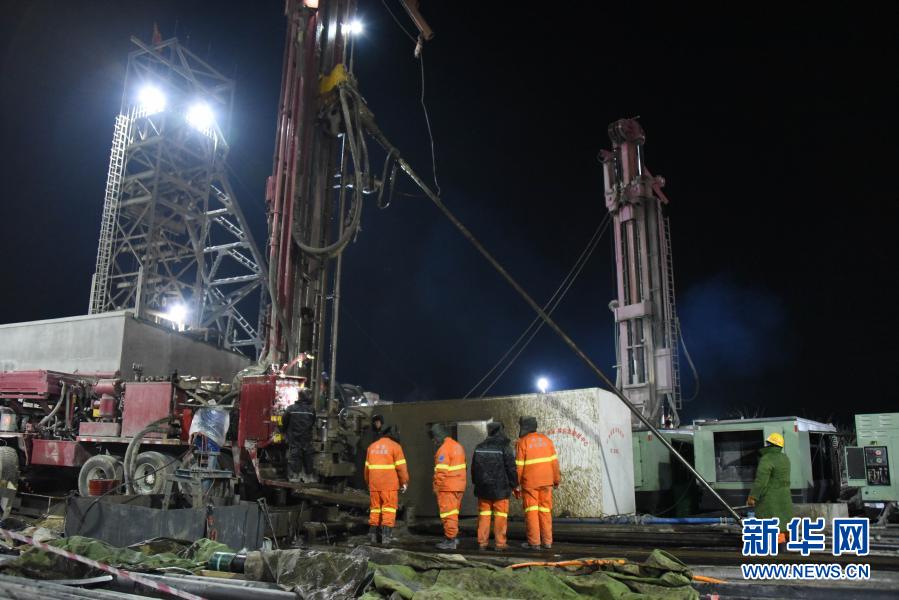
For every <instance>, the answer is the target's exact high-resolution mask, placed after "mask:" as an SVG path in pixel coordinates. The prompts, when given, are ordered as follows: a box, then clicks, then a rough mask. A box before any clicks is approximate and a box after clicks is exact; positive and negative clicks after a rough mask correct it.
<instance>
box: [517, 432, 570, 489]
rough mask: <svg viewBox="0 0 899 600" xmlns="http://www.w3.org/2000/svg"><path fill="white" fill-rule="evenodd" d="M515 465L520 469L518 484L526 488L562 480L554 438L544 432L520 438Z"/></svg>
mask: <svg viewBox="0 0 899 600" xmlns="http://www.w3.org/2000/svg"><path fill="white" fill-rule="evenodd" d="M515 466H516V467H517V469H518V484H519V485H520V486H521V487H523V488H525V489H534V488H538V487H544V486H547V485H558V484H559V483H561V482H562V474H561V473H560V471H559V457H558V456H557V455H556V448H555V446H553V442H552V440H551V439H549V438H548V437H546V436H545V435H543V434H542V433H536V432H535V433H529V434H527V435H525V436H523V437H520V438H518V443H517V444H515Z"/></svg>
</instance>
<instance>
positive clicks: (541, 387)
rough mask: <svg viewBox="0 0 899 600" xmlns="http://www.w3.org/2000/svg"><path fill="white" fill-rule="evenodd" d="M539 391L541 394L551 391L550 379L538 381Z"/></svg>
mask: <svg viewBox="0 0 899 600" xmlns="http://www.w3.org/2000/svg"><path fill="white" fill-rule="evenodd" d="M537 389H538V390H540V393H541V394H545V393H546V390H548V389H549V379H547V378H546V377H541V378H539V379H538V380H537Z"/></svg>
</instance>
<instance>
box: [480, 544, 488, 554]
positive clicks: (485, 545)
mask: <svg viewBox="0 0 899 600" xmlns="http://www.w3.org/2000/svg"><path fill="white" fill-rule="evenodd" d="M486 549H487V544H478V550H480V551H481V552H484V551H485V550H486Z"/></svg>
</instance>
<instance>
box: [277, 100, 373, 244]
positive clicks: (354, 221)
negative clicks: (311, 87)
mask: <svg viewBox="0 0 899 600" xmlns="http://www.w3.org/2000/svg"><path fill="white" fill-rule="evenodd" d="M338 94H339V96H340V107H341V110H342V112H343V120H344V126H345V129H346V134H345V135H346V136H347V138H346V139H347V145H348V146H349V147H350V155H351V157H352V159H353V176H354V179H355V181H354V183H353V207H352V209H351V215H352V216H351V218H350V222H349V224H348V226H347V227H346V229H344V231H343V233H342V234H341V236H340V237H339V238H338V239H337V240H336V241H335V242H334V243H332V244H329V245H327V246H320V247H315V246H310V245H308V244H306V243H304V242H303V241H302V240H300V236H299V235H298V233H297V231H296V230H294V231H293V238H294V242H296V244H297V246H299V247H300V249H301V250H302V251H303V252H305V253H307V254H311V255H313V256H323V257H331V256H334V255H336V254H338V253H340V252H342V251H343V249H344V248H346V246H347V244H349V243H350V240H352V239H353V237H354V236H355V235H356V231H357V230H358V229H359V223H360V221H361V220H362V189H363V184H362V171H361V170H360V163H361V161H360V156H359V154H360V153H361V150H360V148H359V147H357V139H356V132H354V131H353V128H354V123H355V122H356V121H354V120H353V119H352V118H351V117H350V109H349V105H348V104H347V100H346V92H345V91H344V87H343V86H340V87H339V88H338ZM360 127H361V126H360ZM340 185H346V182H344V181H341V182H340ZM340 218H343V215H340Z"/></svg>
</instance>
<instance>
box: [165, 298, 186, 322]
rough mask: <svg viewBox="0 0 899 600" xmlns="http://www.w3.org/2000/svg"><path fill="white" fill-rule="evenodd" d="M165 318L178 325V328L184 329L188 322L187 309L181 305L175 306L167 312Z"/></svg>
mask: <svg viewBox="0 0 899 600" xmlns="http://www.w3.org/2000/svg"><path fill="white" fill-rule="evenodd" d="M165 318H166V320H168V321H171V322H172V323H175V324H176V325H178V327H184V323H185V321H187V307H186V306H184V305H183V304H180V303H179V304H173V305H171V306H170V307H169V309H168V311H166V313H165Z"/></svg>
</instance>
